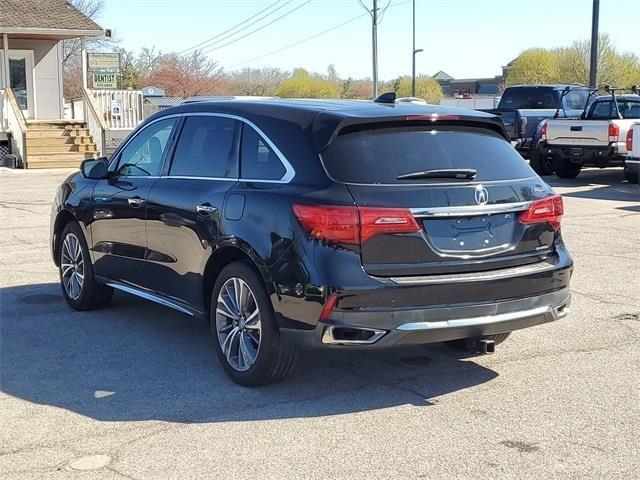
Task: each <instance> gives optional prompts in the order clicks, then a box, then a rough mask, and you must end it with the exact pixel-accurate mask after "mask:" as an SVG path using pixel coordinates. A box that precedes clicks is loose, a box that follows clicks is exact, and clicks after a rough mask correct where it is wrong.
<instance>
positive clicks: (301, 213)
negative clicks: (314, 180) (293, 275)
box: [293, 205, 360, 245]
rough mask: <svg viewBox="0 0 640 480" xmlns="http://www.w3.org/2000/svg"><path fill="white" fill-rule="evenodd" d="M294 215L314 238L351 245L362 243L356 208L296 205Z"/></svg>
mask: <svg viewBox="0 0 640 480" xmlns="http://www.w3.org/2000/svg"><path fill="white" fill-rule="evenodd" d="M293 213H294V215H295V216H296V218H297V219H298V221H299V222H300V225H301V226H302V228H303V229H304V231H305V232H307V233H308V234H309V235H310V236H311V237H312V238H315V239H318V240H324V241H327V242H332V243H345V244H349V245H357V244H358V243H360V229H359V228H358V227H359V223H360V222H359V220H358V209H357V208H356V207H342V206H331V205H294V206H293Z"/></svg>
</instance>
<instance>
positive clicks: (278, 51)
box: [229, 0, 411, 68]
mask: <svg viewBox="0 0 640 480" xmlns="http://www.w3.org/2000/svg"><path fill="white" fill-rule="evenodd" d="M410 1H411V0H404V1H403V2H400V3H394V4H393V5H391V8H394V7H399V6H400V5H404V4H405V3H409V2H410ZM387 8H389V7H388V6H387ZM367 13H370V12H367ZM367 13H361V14H360V15H357V16H355V17H352V18H350V19H349V20H346V21H344V22H342V23H339V24H337V25H334V26H333V27H329V28H327V29H326V30H323V31H321V32H318V33H315V34H313V35H311V36H309V37H306V38H303V39H302V40H298V41H297V42H294V43H290V44H289V45H285V46H284V47H280V48H277V49H276V50H271V51H270V52H267V53H264V54H262V55H259V56H257V57H253V58H250V59H249V60H245V61H243V62H239V63H234V64H233V65H230V66H229V68H233V67H237V66H240V65H244V64H246V63H250V62H253V61H254V60H260V59H262V58H264V57H268V56H271V55H275V54H276V53H280V52H283V51H285V50H288V49H290V48H293V47H297V46H298V45H300V44H302V43H305V42H308V41H309V40H313V39H314V38H318V37H320V36H322V35H325V34H327V33H329V32H332V31H333V30H337V29H338V28H340V27H344V26H345V25H347V24H349V23H352V22H355V21H356V20H358V19H360V18H362V17H364V16H365V15H367Z"/></svg>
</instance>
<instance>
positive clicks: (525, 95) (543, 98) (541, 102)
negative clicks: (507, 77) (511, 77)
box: [498, 88, 559, 109]
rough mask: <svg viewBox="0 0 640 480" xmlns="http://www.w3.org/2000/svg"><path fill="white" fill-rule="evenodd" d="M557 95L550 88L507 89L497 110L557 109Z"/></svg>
mask: <svg viewBox="0 0 640 480" xmlns="http://www.w3.org/2000/svg"><path fill="white" fill-rule="evenodd" d="M558 98H559V95H558V93H557V92H556V91H555V90H553V89H552V88H507V89H506V90H505V91H504V93H503V94H502V98H501V99H500V104H499V105H498V108H514V109H519V108H524V109H526V108H532V109H550V108H558V106H559V105H558Z"/></svg>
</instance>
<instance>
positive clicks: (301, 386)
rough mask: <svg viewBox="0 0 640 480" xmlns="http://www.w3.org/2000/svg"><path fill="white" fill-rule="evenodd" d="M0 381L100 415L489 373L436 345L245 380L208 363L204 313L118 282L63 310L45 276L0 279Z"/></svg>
mask: <svg viewBox="0 0 640 480" xmlns="http://www.w3.org/2000/svg"><path fill="white" fill-rule="evenodd" d="M0 302H1V303H0V306H1V309H2V310H1V318H2V320H1V324H0V327H1V331H0V374H1V376H0V389H1V390H2V392H4V393H6V394H9V395H12V396H14V397H18V398H21V399H24V400H27V401H29V402H35V403H39V404H44V405H52V406H56V407H60V408H64V409H68V410H70V411H73V412H77V413H80V414H82V415H86V416H88V417H91V418H94V419H98V420H105V421H133V420H166V421H175V422H221V421H243V420H261V419H279V418H303V417H316V416H325V415H337V414H344V413H351V412H359V411H367V410H373V409H380V408H387V407H393V406H397V405H404V404H412V405H429V404H430V402H429V399H430V398H433V397H437V396H440V395H444V394H446V393H450V392H454V391H457V390H460V389H464V388H467V387H471V386H474V385H478V384H482V383H484V382H487V381H489V380H491V379H493V378H495V377H496V376H497V374H496V373H495V372H493V371H492V370H489V369H486V368H484V367H481V366H479V365H477V364H476V363H475V362H473V361H462V360H461V359H460V358H459V357H456V356H455V355H456V352H454V351H451V350H449V349H448V348H446V347H444V346H434V347H428V348H427V347H420V348H411V349H402V350H393V351H391V350H390V351H384V352H348V351H334V352H324V353H323V352H317V351H316V352H305V353H303V354H302V355H301V358H300V361H299V364H298V368H297V369H296V371H294V373H293V374H292V375H291V376H290V377H288V378H287V379H285V380H284V381H283V382H281V383H278V384H275V385H271V386H268V387H262V388H259V389H247V388H243V387H239V386H237V385H235V384H233V383H232V382H231V381H230V380H228V379H227V377H226V376H225V374H224V372H223V370H222V368H221V367H220V366H219V365H218V361H217V358H216V355H215V352H214V350H213V348H212V346H211V345H210V343H209V342H210V337H209V336H208V334H207V328H206V327H205V324H204V322H202V321H200V320H195V319H192V318H190V317H187V316H185V315H181V314H179V313H175V312H173V311H172V310H169V309H166V308H164V307H161V306H157V305H155V304H152V303H149V302H145V301H143V300H138V299H137V298H135V297H131V296H127V295H124V294H116V296H115V297H114V301H113V303H112V305H111V306H110V307H108V308H106V309H103V310H99V311H94V312H75V311H72V310H71V309H69V308H68V307H67V305H66V304H65V303H64V301H63V299H62V297H61V295H60V290H59V286H58V285H57V284H42V285H27V286H19V287H11V288H4V289H1V290H0Z"/></svg>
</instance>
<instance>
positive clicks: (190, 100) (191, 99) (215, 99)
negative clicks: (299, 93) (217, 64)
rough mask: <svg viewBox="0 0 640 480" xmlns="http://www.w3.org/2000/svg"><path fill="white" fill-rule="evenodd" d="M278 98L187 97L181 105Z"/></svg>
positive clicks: (238, 96) (249, 96) (250, 96)
mask: <svg viewBox="0 0 640 480" xmlns="http://www.w3.org/2000/svg"><path fill="white" fill-rule="evenodd" d="M273 98H280V97H260V96H252V95H237V96H234V95H219V96H196V97H189V98H187V99H186V100H184V101H183V102H182V103H197V102H220V101H225V100H269V99H273Z"/></svg>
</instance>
